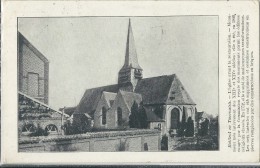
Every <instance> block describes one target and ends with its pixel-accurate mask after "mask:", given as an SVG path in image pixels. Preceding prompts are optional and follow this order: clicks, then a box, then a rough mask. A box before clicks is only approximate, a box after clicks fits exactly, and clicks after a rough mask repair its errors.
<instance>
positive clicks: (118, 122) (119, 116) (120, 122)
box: [117, 107, 123, 126]
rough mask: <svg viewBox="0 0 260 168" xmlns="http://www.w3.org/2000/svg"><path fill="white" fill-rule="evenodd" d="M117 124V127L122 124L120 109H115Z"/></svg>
mask: <svg viewBox="0 0 260 168" xmlns="http://www.w3.org/2000/svg"><path fill="white" fill-rule="evenodd" d="M117 124H118V126H121V125H122V124H123V114H122V109H121V108H120V107H118V108H117Z"/></svg>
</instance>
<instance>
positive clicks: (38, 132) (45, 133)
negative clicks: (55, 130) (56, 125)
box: [29, 124, 50, 137]
mask: <svg viewBox="0 0 260 168" xmlns="http://www.w3.org/2000/svg"><path fill="white" fill-rule="evenodd" d="M49 134H50V133H49V132H48V131H46V130H45V129H43V128H42V127H41V126H40V125H39V124H38V126H37V128H36V131H35V132H33V133H31V134H30V135H29V136H31V137H35V136H48V135H49Z"/></svg>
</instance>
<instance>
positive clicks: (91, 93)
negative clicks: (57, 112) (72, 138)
mask: <svg viewBox="0 0 260 168" xmlns="http://www.w3.org/2000/svg"><path fill="white" fill-rule="evenodd" d="M171 87H172V88H173V90H172V92H174V95H175V97H176V99H174V100H173V101H168V100H167V99H168V97H169V92H170V89H171ZM118 91H119V85H118V84H115V85H109V86H103V87H98V88H92V89H87V90H86V91H85V93H84V95H83V97H82V99H81V101H80V103H79V105H78V107H77V109H76V112H75V113H93V111H95V109H96V107H97V104H98V101H99V99H100V98H101V95H102V93H103V92H112V93H105V94H106V95H105V96H106V97H107V99H108V100H113V97H114V95H115V94H116V93H118ZM120 92H121V94H122V95H123V97H124V100H125V101H126V103H127V104H128V105H130V104H131V103H132V101H133V99H137V100H139V99H140V98H141V100H142V101H143V104H144V105H152V104H153V105H156V104H178V105H185V104H195V103H194V102H193V100H192V99H191V98H190V96H189V94H188V93H187V91H186V90H185V89H184V87H183V85H182V83H181V82H180V80H179V79H178V78H177V76H176V75H175V74H173V75H164V76H157V77H152V78H144V79H141V80H139V81H138V83H137V85H136V88H135V93H133V92H126V91H122V90H120ZM109 103H110V101H109ZM130 108H131V107H130Z"/></svg>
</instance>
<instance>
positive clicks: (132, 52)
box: [118, 19, 143, 91]
mask: <svg viewBox="0 0 260 168" xmlns="http://www.w3.org/2000/svg"><path fill="white" fill-rule="evenodd" d="M142 71H143V70H142V68H141V67H140V65H139V64H138V59H137V54H136V49H135V43H134V35H133V31H132V26H131V20H130V19H129V24H128V33H127V40H126V52H125V63H124V65H123V67H122V68H121V69H120V71H119V74H118V84H119V86H120V88H121V89H124V90H127V91H134V89H135V86H136V85H137V83H138V81H139V80H140V79H142V77H143V73H142ZM129 84H130V85H131V88H132V89H130V90H129Z"/></svg>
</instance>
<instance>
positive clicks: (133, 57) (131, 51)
mask: <svg viewBox="0 0 260 168" xmlns="http://www.w3.org/2000/svg"><path fill="white" fill-rule="evenodd" d="M123 68H136V69H142V68H141V67H140V66H139V64H138V59H137V54H136V49H135V42H134V35H133V31H132V26H131V20H130V19H129V23H128V33H127V41H126V52H125V64H124V66H123Z"/></svg>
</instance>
